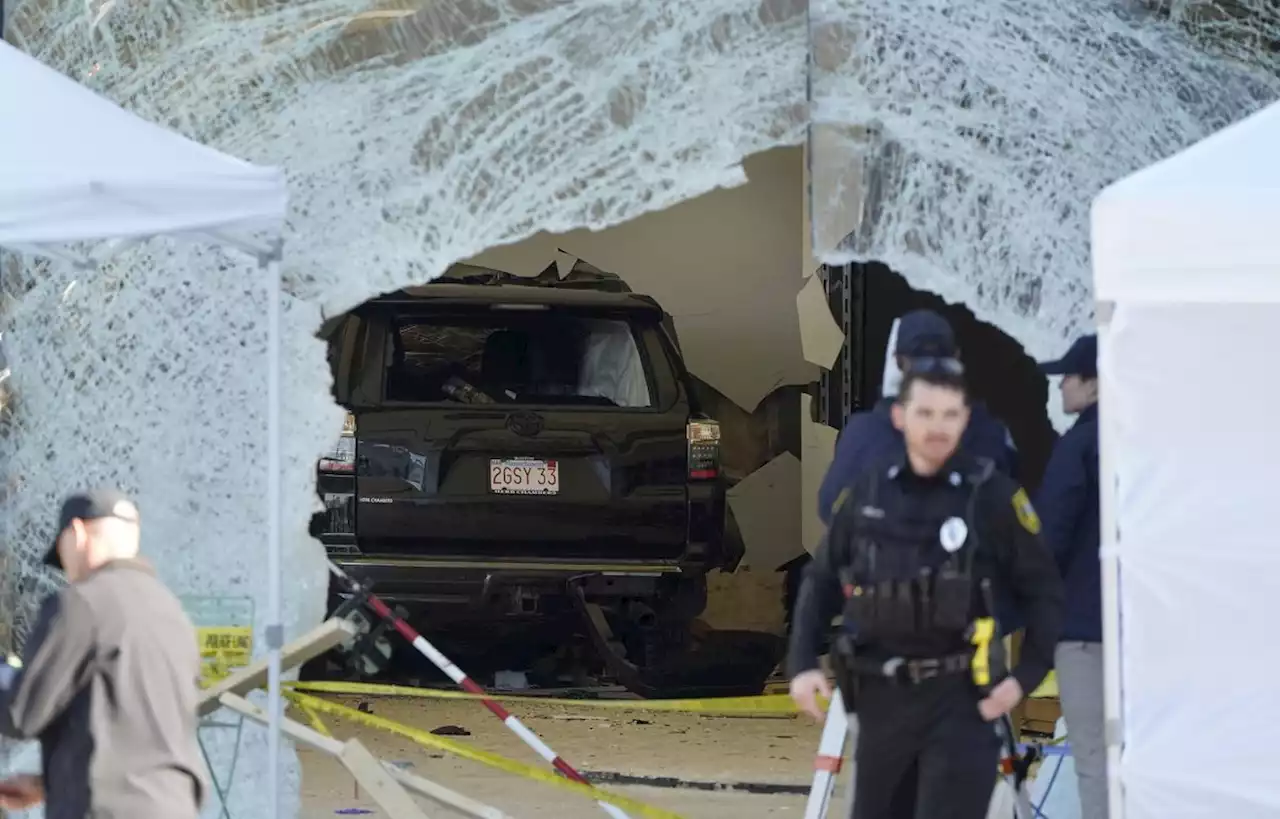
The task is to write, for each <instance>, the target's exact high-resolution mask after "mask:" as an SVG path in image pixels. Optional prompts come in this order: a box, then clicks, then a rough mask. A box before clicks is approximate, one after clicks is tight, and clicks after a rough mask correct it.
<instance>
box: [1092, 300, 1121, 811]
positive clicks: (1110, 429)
mask: <svg viewBox="0 0 1280 819" xmlns="http://www.w3.org/2000/svg"><path fill="white" fill-rule="evenodd" d="M1109 308H1110V306H1109V305H1101V304H1100V305H1098V311H1097V312H1098V315H1099V319H1098V378H1099V381H1098V386H1099V390H1098V395H1099V397H1100V400H1099V401H1098V412H1099V416H1098V476H1099V480H1098V488H1099V493H1098V494H1099V497H1098V511H1099V520H1100V523H1101V527H1102V531H1101V549H1100V552H1099V559H1100V560H1101V561H1102V668H1103V713H1104V714H1105V717H1106V720H1105V723H1104V725H1105V726H1106V730H1105V736H1106V742H1107V804H1108V809H1109V812H1110V819H1123V817H1124V788H1123V783H1122V781H1121V777H1120V754H1121V751H1122V750H1123V748H1124V722H1123V717H1124V710H1123V706H1124V699H1123V692H1122V690H1121V686H1122V676H1121V671H1122V669H1121V665H1120V662H1121V660H1120V657H1121V651H1120V551H1119V532H1118V530H1117V526H1116V502H1117V487H1118V480H1119V478H1118V475H1117V474H1116V460H1115V454H1116V453H1115V446H1116V443H1117V442H1118V441H1119V437H1118V430H1117V429H1116V423H1117V417H1116V404H1115V401H1116V399H1117V397H1118V396H1119V395H1120V391H1119V389H1117V385H1116V372H1115V370H1114V364H1113V362H1112V360H1111V355H1110V351H1111V333H1112V323H1111V319H1112V315H1111V309H1109Z"/></svg>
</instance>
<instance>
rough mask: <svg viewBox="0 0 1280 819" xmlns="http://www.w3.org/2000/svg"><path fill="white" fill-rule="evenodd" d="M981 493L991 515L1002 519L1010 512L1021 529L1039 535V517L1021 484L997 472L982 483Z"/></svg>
mask: <svg viewBox="0 0 1280 819" xmlns="http://www.w3.org/2000/svg"><path fill="white" fill-rule="evenodd" d="M982 491H983V494H984V495H986V498H987V500H988V506H987V508H988V509H990V510H991V511H992V513H993V514H995V515H998V516H1001V517H1003V516H1006V515H1008V514H1009V513H1010V512H1012V513H1013V516H1014V517H1015V518H1016V519H1017V521H1018V523H1019V524H1021V526H1022V528H1024V529H1026V530H1027V531H1028V532H1030V533H1031V534H1033V535H1036V534H1039V533H1040V516H1039V515H1037V514H1036V508H1035V505H1034V504H1032V503H1031V496H1030V495H1028V494H1027V490H1026V488H1025V487H1024V486H1023V485H1022V484H1020V483H1019V482H1017V481H1015V480H1014V479H1013V478H1010V477H1009V476H1008V475H1006V474H1004V473H1003V472H1000V471H998V470H997V471H994V472H992V474H991V476H990V477H989V478H988V479H987V480H986V482H985V483H983V485H982Z"/></svg>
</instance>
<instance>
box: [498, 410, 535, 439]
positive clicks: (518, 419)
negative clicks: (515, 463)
mask: <svg viewBox="0 0 1280 819" xmlns="http://www.w3.org/2000/svg"><path fill="white" fill-rule="evenodd" d="M542 426H543V424H542V416H541V415H539V414H538V413H536V412H528V411H524V412H513V413H511V414H510V415H508V416H507V429H509V430H511V431H512V432H514V433H515V434H516V435H523V436H525V437H526V438H532V437H533V436H534V435H537V434H538V433H539V432H542Z"/></svg>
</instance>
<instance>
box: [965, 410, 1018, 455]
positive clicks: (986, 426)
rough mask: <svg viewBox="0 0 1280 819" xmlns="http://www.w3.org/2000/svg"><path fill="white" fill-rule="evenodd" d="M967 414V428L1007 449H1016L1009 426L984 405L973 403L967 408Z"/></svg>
mask: <svg viewBox="0 0 1280 819" xmlns="http://www.w3.org/2000/svg"><path fill="white" fill-rule="evenodd" d="M969 414H970V420H969V426H970V428H971V429H973V430H974V431H975V432H978V433H979V434H983V435H986V436H989V437H990V438H991V440H992V441H998V442H999V443H1000V444H1001V445H1003V446H1005V447H1008V448H1009V449H1012V450H1016V449H1017V448H1018V446H1017V444H1016V443H1014V440H1013V433H1012V432H1010V431H1009V425H1008V424H1006V423H1005V422H1004V421H1002V420H1000V418H999V417H997V416H996V415H995V414H994V413H992V412H991V410H990V408H988V407H987V405H986V404H985V403H983V402H982V401H974V402H973V404H972V405H971V406H970V408H969Z"/></svg>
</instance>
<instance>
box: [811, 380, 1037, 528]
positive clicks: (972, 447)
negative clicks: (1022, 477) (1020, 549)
mask: <svg viewBox="0 0 1280 819" xmlns="http://www.w3.org/2000/svg"><path fill="white" fill-rule="evenodd" d="M893 401H894V399H893V398H882V399H880V401H879V402H877V403H876V405H875V407H874V408H873V409H871V410H869V411H866V412H855V413H854V414H852V415H850V416H849V419H848V420H847V421H846V422H845V425H844V429H843V430H841V432H840V437H839V438H838V439H837V440H836V451H835V455H834V456H833V458H832V460H831V466H830V468H828V469H827V474H826V476H825V477H824V478H823V479H822V485H821V486H820V487H819V488H818V516H819V517H821V518H822V522H823V523H825V524H827V525H828V526H830V525H831V513H832V511H833V510H832V507H833V506H834V505H835V502H836V499H837V498H838V497H839V496H840V493H841V492H842V491H843V490H844V489H845V488H846V487H848V486H850V485H851V484H852V483H853V481H854V479H856V478H857V477H858V475H859V473H861V472H862V470H863V469H865V468H866V467H867V465H868V464H872V463H877V462H880V461H884V460H885V459H887V458H890V457H893V456H894V455H897V454H899V453H900V452H901V450H902V433H901V432H899V431H898V429H897V428H896V427H894V425H893V419H892V417H891V416H890V414H889V411H890V409H891V408H892V407H893ZM960 448H961V449H963V450H964V451H965V452H968V453H969V454H971V455H974V456H977V457H980V458H988V459H990V460H991V461H992V462H993V463H994V464H995V466H996V469H998V470H1000V471H1001V472H1003V473H1004V474H1006V475H1008V476H1009V477H1010V478H1013V479H1014V480H1017V477H1018V475H1017V451H1016V449H1015V448H1014V444H1013V437H1012V436H1011V435H1009V430H1008V429H1007V428H1006V427H1005V425H1004V424H1003V423H1001V422H1000V420H999V419H998V418H996V417H995V416H994V415H992V414H991V412H990V411H989V410H988V409H987V408H986V405H985V404H983V403H981V402H977V401H975V402H974V403H973V405H972V406H971V407H970V413H969V425H968V426H967V427H966V428H965V431H964V437H963V438H961V441H960Z"/></svg>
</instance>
